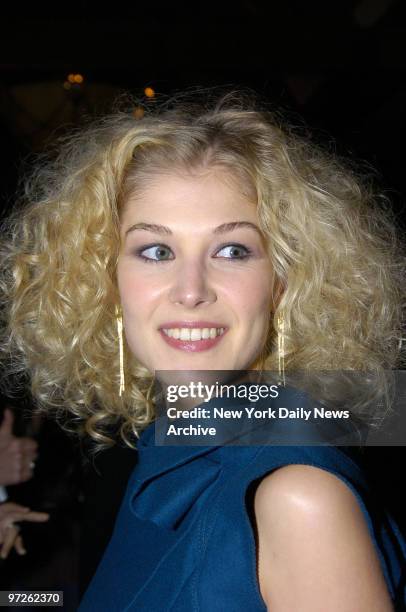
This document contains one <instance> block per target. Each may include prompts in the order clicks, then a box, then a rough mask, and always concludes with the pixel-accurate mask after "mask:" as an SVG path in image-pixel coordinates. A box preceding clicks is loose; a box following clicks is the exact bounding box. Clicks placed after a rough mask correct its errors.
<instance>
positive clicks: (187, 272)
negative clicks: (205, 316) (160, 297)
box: [169, 261, 217, 308]
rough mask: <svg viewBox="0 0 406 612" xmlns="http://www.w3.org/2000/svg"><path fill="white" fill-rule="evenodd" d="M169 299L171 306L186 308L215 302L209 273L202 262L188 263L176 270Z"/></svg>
mask: <svg viewBox="0 0 406 612" xmlns="http://www.w3.org/2000/svg"><path fill="white" fill-rule="evenodd" d="M169 298H170V301H171V302H172V303H173V304H182V305H183V306H185V307H187V308H195V307H196V306H199V305H200V304H211V303H213V302H215V301H216V300H217V295H216V291H215V290H214V288H213V286H212V283H211V280H210V278H209V273H208V271H207V269H206V268H205V266H204V264H203V263H202V262H199V261H188V262H184V263H183V264H182V265H180V266H179V267H178V268H177V270H176V273H175V276H174V278H173V282H172V286H171V288H170V292H169Z"/></svg>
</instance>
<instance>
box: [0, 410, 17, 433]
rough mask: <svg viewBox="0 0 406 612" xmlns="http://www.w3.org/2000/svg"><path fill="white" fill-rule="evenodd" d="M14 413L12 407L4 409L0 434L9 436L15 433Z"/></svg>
mask: <svg viewBox="0 0 406 612" xmlns="http://www.w3.org/2000/svg"><path fill="white" fill-rule="evenodd" d="M13 423H14V414H13V413H12V412H11V410H10V408H6V409H5V411H4V416H3V421H2V423H1V426H0V436H3V437H5V438H8V437H10V436H12V435H13Z"/></svg>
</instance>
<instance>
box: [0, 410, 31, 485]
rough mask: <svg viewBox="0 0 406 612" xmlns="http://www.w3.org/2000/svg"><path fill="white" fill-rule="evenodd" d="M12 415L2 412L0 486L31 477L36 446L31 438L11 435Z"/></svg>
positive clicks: (23, 480) (17, 482)
mask: <svg viewBox="0 0 406 612" xmlns="http://www.w3.org/2000/svg"><path fill="white" fill-rule="evenodd" d="M13 420H14V417H13V413H12V412H11V410H10V409H9V408H6V410H5V411H4V417H3V422H2V424H1V427H0V485H4V486H7V485H15V484H19V483H20V482H25V481H26V480H29V479H30V478H32V476H33V468H34V461H35V459H36V458H37V456H38V453H37V449H38V444H37V443H36V441H35V440H33V439H32V438H17V437H16V436H14V435H13Z"/></svg>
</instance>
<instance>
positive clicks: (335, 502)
mask: <svg viewBox="0 0 406 612" xmlns="http://www.w3.org/2000/svg"><path fill="white" fill-rule="evenodd" d="M254 507H255V517H256V522H257V529H258V578H259V585H260V590H261V594H262V597H263V599H264V601H265V603H266V605H267V609H268V610H269V611H270V612H298V611H299V610H300V612H325V610H326V609H328V610H329V612H338V611H339V612H393V606H392V603H391V598H390V595H389V593H388V590H387V587H386V583H385V579H384V576H383V573H382V570H381V566H380V563H379V559H378V556H377V553H376V550H375V547H374V544H373V542H372V540H371V537H370V535H369V531H368V527H367V524H366V522H365V519H364V515H363V513H362V510H361V508H360V506H359V504H358V501H357V499H356V497H355V496H354V494H353V493H352V491H351V489H350V488H349V487H347V486H346V484H345V483H344V482H343V481H342V480H341V479H340V478H338V477H336V476H335V475H334V474H331V473H330V472H327V471H326V470H322V469H320V468H317V467H313V466H309V465H289V466H285V467H283V468H279V469H278V470H276V471H275V472H272V473H271V474H269V475H268V476H266V477H265V478H264V479H263V480H262V481H261V483H260V484H259V486H258V489H257V491H256V494H255V506H254Z"/></svg>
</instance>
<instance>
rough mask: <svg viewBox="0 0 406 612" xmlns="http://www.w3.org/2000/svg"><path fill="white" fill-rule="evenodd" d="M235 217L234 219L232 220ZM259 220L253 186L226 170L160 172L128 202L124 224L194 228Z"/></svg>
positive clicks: (125, 208)
mask: <svg viewBox="0 0 406 612" xmlns="http://www.w3.org/2000/svg"><path fill="white" fill-rule="evenodd" d="M231 217H232V219H231ZM256 219H257V207H256V202H255V198H254V195H253V189H252V186H251V185H249V184H247V183H244V182H243V181H242V180H241V179H238V178H236V177H235V176H233V175H232V174H231V173H230V172H226V171H224V170H218V169H216V170H213V169H212V170H210V171H206V172H204V173H199V174H186V173H174V172H171V173H169V172H168V173H164V172H161V173H158V174H155V175H153V176H151V177H150V180H148V181H145V182H144V184H143V187H142V189H140V190H139V191H138V192H137V193H136V194H134V195H132V196H130V197H129V198H128V200H127V202H126V203H125V207H124V210H123V214H122V222H123V224H125V223H126V222H127V221H130V222H132V223H134V222H135V221H136V220H137V221H138V220H141V221H149V222H158V221H159V222H164V221H165V222H170V221H171V220H172V221H174V220H182V221H183V222H185V221H186V220H189V221H190V222H192V223H193V224H194V225H196V224H199V225H204V224H206V223H207V224H209V225H210V226H211V225H212V224H213V222H216V221H219V222H224V221H228V220H248V221H255V220H256Z"/></svg>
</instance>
